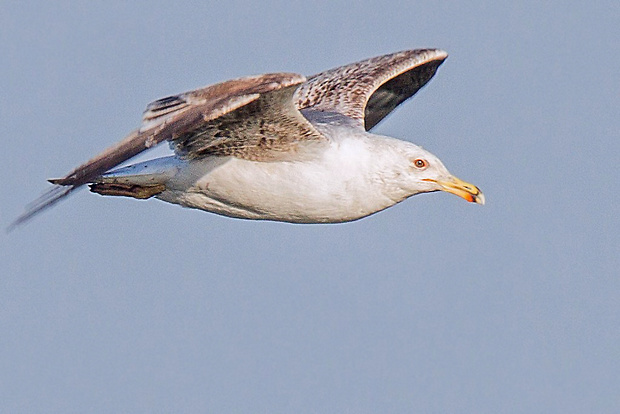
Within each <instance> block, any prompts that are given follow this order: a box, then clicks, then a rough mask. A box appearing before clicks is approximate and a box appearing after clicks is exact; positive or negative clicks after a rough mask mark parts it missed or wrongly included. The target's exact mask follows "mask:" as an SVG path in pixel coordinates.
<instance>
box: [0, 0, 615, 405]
mask: <svg viewBox="0 0 620 414" xmlns="http://www.w3.org/2000/svg"><path fill="white" fill-rule="evenodd" d="M619 21H620V3H619V2H618V1H616V0H609V1H600V2H579V1H572V2H570V1H569V2H566V1H549V2H543V3H541V2H537V1H523V2H496V1H475V2H467V3H459V2H443V1H418V2H410V3H409V4H407V3H406V2H396V1H382V2H371V1H361V2H357V3H355V5H353V3H350V2H340V1H335V2H322V1H319V2H297V1H269V2H256V3H246V2H242V1H227V2H208V1H186V2H181V3H179V2H170V1H148V2H147V1H136V2H120V1H106V2H88V3H86V2H39V4H38V5H37V6H36V7H35V6H34V5H33V4H27V3H18V2H3V4H2V5H0V39H1V40H0V56H2V58H1V59H2V65H1V66H0V90H1V93H0V108H1V109H0V136H1V137H2V138H1V139H2V143H3V151H2V152H0V174H1V176H2V178H3V179H2V180H1V182H0V193H1V194H2V202H1V203H0V224H1V225H2V226H3V227H4V226H7V225H8V224H9V223H10V222H11V221H12V220H13V219H14V218H15V217H16V216H17V215H18V214H19V213H21V211H22V209H23V206H24V205H25V204H26V203H28V202H29V201H31V200H32V199H34V198H36V197H37V196H38V195H39V194H40V193H41V192H42V191H43V190H44V189H46V188H47V184H46V182H45V179H47V178H50V177H57V176H61V175H63V174H64V173H66V172H67V171H69V170H70V169H71V168H73V167H74V166H76V165H77V164H79V163H81V162H82V161H85V160H86V159H88V158H89V157H90V156H92V155H94V154H95V153H97V152H98V151H100V150H102V149H104V148H105V147H107V146H109V145H110V144H112V143H113V142H115V141H117V140H119V139H120V138H122V137H123V136H124V135H125V134H126V133H127V132H128V131H130V130H132V129H133V128H135V127H136V126H137V125H138V123H139V120H140V116H141V112H142V110H143V108H144V107H145V105H146V103H148V102H150V101H152V100H154V99H157V98H160V97H162V96H166V95H169V94H173V93H178V92H182V91H185V90H188V89H193V88H196V87H200V86H204V85H207V84H210V83H214V82H217V81H222V80H226V79H229V78H233V77H238V76H243V75H249V74H256V73H263V72H274V71H291V72H299V73H303V74H313V73H315V72H318V71H321V70H324V69H327V68H330V67H333V66H337V65H341V64H345V63H350V62H354V61H356V60H360V59H363V58H367V57H370V56H374V55H380V54H384V53H390V52H394V51H398V50H402V49H410V48H417V47H438V48H442V49H445V50H447V51H448V53H450V57H449V58H448V60H447V61H446V62H445V63H444V65H442V67H441V68H440V69H439V71H438V73H437V75H436V76H435V78H434V79H433V80H432V81H431V82H430V84H429V85H428V86H427V87H426V88H425V89H424V90H423V91H421V92H420V93H419V94H418V95H417V96H416V97H415V98H414V99H412V100H411V101H409V102H407V103H406V104H404V105H403V106H402V107H401V108H399V109H398V110H397V111H396V112H395V113H394V114H392V116H390V117H389V118H388V119H386V120H385V121H384V122H383V123H382V124H381V125H380V126H379V127H378V128H377V131H378V132H380V133H383V134H386V135H391V136H395V137H399V138H403V139H408V140H411V141H413V142H415V143H418V144H421V145H423V146H424V147H425V148H427V149H429V150H430V151H432V152H433V153H435V154H437V155H438V156H439V157H440V158H441V159H442V160H443V161H444V163H445V164H446V166H447V167H448V168H449V169H450V170H451V171H452V172H453V173H454V174H455V175H457V176H459V177H460V178H463V179H465V180H467V181H470V182H472V183H474V184H476V185H478V186H480V187H481V188H482V190H483V191H484V192H485V194H486V197H487V205H485V206H483V207H481V206H478V205H474V204H469V203H466V202H464V201H463V200H462V199H460V198H457V197H455V196H452V195H448V194H444V193H441V194H440V193H434V194H426V195H420V196H416V197H413V198H411V199H409V200H406V201H405V202H403V203H401V204H399V205H397V206H395V207H393V208H391V209H388V210H386V211H384V212H381V213H378V214H376V215H374V216H371V217H368V218H366V219H363V220H360V221H357V222H353V223H348V224H340V225H291V224H282V223H270V222H251V221H243V220H235V219H229V218H225V217H219V216H216V215H213V214H209V213H205V212H201V211H197V210H196V211H192V210H188V209H183V208H180V207H178V206H173V205H169V204H166V203H163V202H159V201H156V200H148V201H137V200H131V199H124V198H118V199H117V198H111V197H101V196H98V195H95V194H91V193H88V192H87V191H80V192H78V193H76V194H75V195H73V197H71V198H69V199H68V200H66V201H64V202H62V203H60V204H59V205H57V206H56V207H55V208H53V209H51V210H49V211H47V212H45V213H44V214H42V215H41V216H39V217H37V218H36V219H35V220H33V221H32V222H31V223H29V224H28V225H26V226H24V227H22V228H19V229H18V230H16V231H14V232H12V233H10V234H1V235H0V256H1V260H0V275H1V276H0V411H1V412H11V413H18V412H24V413H25V412H28V413H32V412H46V413H53V412H59V413H60V412H62V413H68V412H102V413H103V412H105V413H109V412H145V413H147V412H148V413H151V412H255V413H291V412H295V413H328V412H333V413H336V412H339V413H342V412H350V413H364V412H369V413H370V412H424V413H430V412H433V413H448V412H450V413H459V412H463V413H466V412H467V413H474V412H475V413H524V412H527V413H537V412H539V413H584V412H596V413H612V412H618V410H620V382H619V381H618V373H619V372H620V351H619V349H620V348H619V345H618V344H620V302H619V298H620V271H619V270H618V269H619V268H620V254H619V253H620V236H619V234H620V226H619V219H618V217H619V215H620V214H619V213H620V211H619V208H618V206H619V205H620V197H619V195H618V194H619V193H620V185H619V180H618V178H619V169H618V154H620V137H619V132H618V131H620V113H619V111H618V108H619V106H620V105H619V103H620V77H619V76H618V68H619V67H620V50H619V44H620V24H619Z"/></svg>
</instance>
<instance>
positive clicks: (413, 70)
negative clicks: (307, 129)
mask: <svg viewBox="0 0 620 414" xmlns="http://www.w3.org/2000/svg"><path fill="white" fill-rule="evenodd" d="M446 57H447V54H446V53H445V52H444V51H442V50H438V49H418V50H408V51H403V52H398V53H393V54H389V55H384V56H378V57H375V58H371V59H367V60H363V61H361V62H357V63H353V64H350V65H345V66H341V67H338V68H334V69H330V70H328V71H325V72H321V73H319V74H317V75H314V76H312V77H310V78H309V79H308V80H307V81H306V82H305V83H304V84H303V85H302V86H301V87H300V88H299V89H298V90H297V94H296V97H297V107H298V108H299V109H306V108H308V109H314V110H319V111H324V112H337V113H340V114H342V115H345V116H348V117H349V118H352V119H354V120H358V121H359V122H360V126H363V127H364V128H365V129H366V130H367V131H368V130H370V129H371V128H373V127H374V126H375V125H376V124H377V123H379V122H380V121H381V120H382V119H383V118H384V117H385V116H387V115H388V114H389V113H390V112H391V111H392V110H394V108H396V107H397V106H398V105H400V104H401V103H402V102H404V101H405V100H407V99H409V98H410V97H412V96H413V95H414V94H415V93H416V92H417V91H418V90H420V88H422V87H423V86H424V85H425V84H426V83H427V82H428V81H429V80H430V79H431V78H432V77H433V75H434V74H435V71H436V70H437V68H438V67H439V65H441V63H442V62H443V61H444V60H445V59H446Z"/></svg>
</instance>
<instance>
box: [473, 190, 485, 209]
mask: <svg viewBox="0 0 620 414" xmlns="http://www.w3.org/2000/svg"><path fill="white" fill-rule="evenodd" d="M474 202H475V203H476V204H480V205H481V206H483V205H484V203H485V202H486V200H485V198H484V194H482V193H478V194H477V195H476V197H475V198H474Z"/></svg>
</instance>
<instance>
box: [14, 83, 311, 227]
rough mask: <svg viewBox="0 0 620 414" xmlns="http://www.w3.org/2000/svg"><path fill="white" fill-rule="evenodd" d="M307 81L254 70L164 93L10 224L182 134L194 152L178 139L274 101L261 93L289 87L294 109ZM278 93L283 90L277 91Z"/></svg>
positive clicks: (256, 112)
mask: <svg viewBox="0 0 620 414" xmlns="http://www.w3.org/2000/svg"><path fill="white" fill-rule="evenodd" d="M303 81H305V78H304V77H303V76H301V75H297V74H291V73H275V74H266V75H259V76H250V77H245V78H240V79H235V80H230V81H227V82H222V83H219V84H215V85H211V86H208V87H206V88H202V89H197V90H195V91H191V92H187V93H184V94H181V95H178V96H174V97H168V98H164V99H160V100H158V101H155V102H153V103H152V104H149V105H148V107H147V110H146V111H145V114H144V118H143V124H142V127H141V128H140V129H139V130H136V131H134V132H132V133H131V134H129V135H128V136H127V137H126V138H125V139H123V140H122V141H120V142H119V143H117V144H116V145H114V146H112V147H110V148H108V149H107V150H105V151H104V152H102V153H101V154H99V155H97V156H96V157H94V158H92V159H91V160H89V161H87V162H86V163H84V164H82V165H80V166H79V167H77V168H75V169H74V170H73V171H71V172H70V173H69V174H67V175H66V176H64V177H63V178H59V179H53V180H50V182H51V183H52V184H55V186H54V188H51V189H50V190H49V191H48V192H46V193H45V194H43V195H42V196H41V197H40V198H39V199H38V200H37V201H35V202H34V203H32V204H31V205H30V206H28V207H27V210H26V212H25V213H24V214H22V215H21V216H20V217H18V218H17V220H16V221H15V222H14V223H13V224H12V225H11V226H10V228H14V227H15V226H17V225H19V224H21V223H23V222H25V221H27V220H28V219H30V218H32V217H33V216H34V215H36V214H37V213H39V212H40V211H42V210H44V209H46V208H47V207H50V206H52V205H53V204H55V203H56V202H58V201H59V200H60V199H62V198H64V197H66V196H67V195H68V194H70V193H71V192H72V191H73V190H75V189H77V188H79V187H81V186H82V185H84V184H86V183H89V182H92V180H93V179H95V178H96V177H98V176H100V175H101V174H103V173H105V172H106V171H109V170H110V169H112V168H114V167H116V166H118V165H119V164H121V163H123V162H125V161H127V160H129V159H130V158H132V157H134V156H136V155H138V154H139V153H141V152H143V151H145V150H147V149H148V148H151V147H153V146H154V145H157V144H159V143H160V142H163V141H175V140H180V141H179V142H178V143H177V144H176V145H177V148H178V149H180V150H182V152H183V153H186V154H187V155H189V156H192V149H191V148H189V147H188V148H185V145H183V144H179V143H180V142H184V141H186V140H187V139H188V137H190V136H192V135H193V134H194V133H193V131H196V130H200V131H201V128H203V126H204V125H205V124H209V123H210V122H214V120H217V119H218V118H219V117H222V116H224V115H226V114H228V113H234V112H235V111H236V110H238V109H239V108H241V107H243V106H245V105H248V104H250V103H251V102H253V101H259V102H261V105H263V104H265V103H269V102H271V101H270V100H269V99H260V98H261V96H262V95H263V94H265V95H269V93H270V92H273V91H278V90H280V89H282V90H285V91H287V92H286V93H287V94H288V95H289V101H290V105H289V107H290V108H293V109H294V108H295V107H294V104H293V102H292V101H291V100H290V96H291V94H292V90H291V87H295V86H296V85H298V84H300V83H301V82H303ZM276 96H282V95H281V94H276ZM280 103H282V102H280ZM267 106H268V107H269V108H270V111H271V112H270V120H271V121H274V119H275V121H277V117H276V116H275V115H274V113H275V111H277V108H276V107H273V106H269V105H267ZM290 108H289V109H287V112H291V110H290ZM259 112H260V107H254V110H253V111H251V114H253V115H259ZM295 112H297V111H295ZM242 114H246V112H245V111H244V112H240V113H239V115H240V116H241V115H242ZM235 116H236V115H235ZM235 116H232V118H235ZM293 118H295V119H296V120H299V121H300V122H304V120H303V117H301V115H300V114H299V113H297V114H294V113H293V114H291V115H290V116H289V117H288V118H287V120H289V121H290V120H292V119H293ZM300 118H301V119H300ZM224 119H231V117H225V118H224ZM287 122H288V121H287ZM229 123H230V121H229ZM216 124H217V125H221V124H222V122H216ZM307 124H308V125H305V126H304V127H303V128H302V129H303V130H307V131H309V132H310V133H316V132H315V131H314V128H312V126H311V125H310V124H309V123H307ZM316 134H318V133H316ZM194 135H195V134H194ZM208 138H209V135H208V134H207V133H202V135H201V139H202V141H204V142H207V141H208ZM194 141H196V142H198V141H199V140H198V138H196V139H195V140H194ZM208 146H209V145H208V144H204V145H202V147H201V148H200V151H201V155H206V154H208V153H209V151H208V150H207V148H206V147H208ZM221 148H222V146H221V145H220V146H218V145H215V146H214V149H217V151H220V152H221Z"/></svg>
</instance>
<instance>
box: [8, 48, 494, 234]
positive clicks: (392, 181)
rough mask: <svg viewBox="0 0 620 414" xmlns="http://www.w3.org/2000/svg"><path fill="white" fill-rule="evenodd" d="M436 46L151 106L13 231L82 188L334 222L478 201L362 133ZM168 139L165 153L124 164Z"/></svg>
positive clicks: (417, 160) (398, 145)
mask: <svg viewBox="0 0 620 414" xmlns="http://www.w3.org/2000/svg"><path fill="white" fill-rule="evenodd" d="M446 57H447V54H446V52H444V51H442V50H439V49H416V50H407V51H402V52H398V53H392V54H388V55H383V56H378V57H374V58H370V59H366V60H362V61H360V62H356V63H352V64H349V65H345V66H341V67H337V68H334V69H331V70H327V71H325V72H321V73H319V74H316V75H314V76H311V77H309V78H305V77H304V76H302V75H299V74H294V73H271V74H263V75H257V76H248V77H243V78H239V79H234V80H229V81H226V82H222V83H218V84H214V85H211V86H207V87H205V88H201V89H196V90H193V91H189V92H185V93H182V94H180V95H176V96H169V97H166V98H163V99H159V100H157V101H155V102H153V103H151V104H149V105H148V106H147V108H146V110H145V112H144V115H143V119H142V124H141V126H140V127H139V129H137V130H135V131H133V132H131V133H130V134H129V135H128V136H127V137H126V138H125V139H123V140H122V141H120V142H119V143H117V144H116V145H114V146H112V147H110V148H108V149H107V150H105V151H104V152H102V153H101V154H99V155H97V156H95V157H94V158H92V159H91V160H90V161H88V162H86V163H84V164H82V165H80V166H79V167H77V168H75V169H74V170H73V171H71V172H70V173H69V174H67V175H66V176H64V177H63V178H58V179H51V180H49V181H50V182H51V183H52V184H54V187H53V188H51V189H50V190H48V192H47V193H45V194H44V195H43V196H42V197H41V198H39V199H38V200H36V201H35V202H33V203H32V204H31V205H30V206H29V207H28V208H27V210H26V211H25V213H24V214H22V215H21V216H20V217H19V218H18V219H17V220H16V221H15V222H14V223H13V225H12V226H15V225H18V224H21V223H23V222H25V221H27V220H29V219H30V218H32V217H33V216H34V215H36V214H37V213H39V212H40V211H42V210H43V209H45V208H47V207H49V206H51V205H53V204H55V203H56V202H57V201H59V200H61V199H62V198H64V197H66V196H67V195H68V194H70V193H71V192H73V191H74V190H75V189H77V188H80V187H82V186H83V185H86V184H88V185H89V187H90V191H92V192H94V193H98V194H101V195H106V196H126V197H133V198H136V199H148V198H151V197H155V198H157V199H160V200H163V201H166V202H169V203H174V204H179V205H181V206H184V207H189V208H196V209H201V210H205V211H209V212H212V213H216V214H221V215H224V216H228V217H235V218H243V219H254V220H273V221H284V222H291V223H341V222H348V221H353V220H357V219H360V218H363V217H366V216H369V215H371V214H373V213H376V212H378V211H381V210H384V209H386V208H388V207H390V206H393V205H394V204H396V203H399V202H401V201H403V200H405V199H407V198H409V197H410V196H413V195H416V194H420V193H429V192H434V191H440V190H441V191H446V192H449V193H453V194H456V195H458V196H460V197H462V198H464V199H465V200H467V201H470V202H475V203H478V204H484V195H483V194H482V192H481V191H480V190H479V189H478V188H477V187H476V186H474V185H472V184H469V183H467V182H465V181H462V180H460V179H458V178H456V177H455V176H453V175H452V174H450V172H448V170H447V168H446V167H445V166H444V165H443V163H442V162H441V161H440V160H439V158H437V157H436V156H435V155H433V154H431V153H430V152H428V151H426V150H425V149H423V148H421V147H420V146H418V145H415V144H413V143H411V142H408V141H403V140H398V139H395V138H391V137H387V136H382V135H377V134H373V133H371V132H369V131H370V130H372V129H373V128H374V127H375V126H376V125H377V124H378V123H379V122H380V121H381V120H382V119H383V118H385V117H386V116H387V115H388V114H389V113H390V112H392V111H393V110H394V109H395V108H396V107H397V106H398V105H400V104H401V103H402V102H404V101H405V100H407V99H409V98H410V97H412V96H413V95H415V94H416V92H418V91H419V90H420V89H421V88H422V87H423V86H424V85H425V84H426V83H427V82H428V81H429V80H430V79H431V78H432V77H433V76H434V75H435V72H436V71H437V68H438V67H439V66H440V65H441V64H442V63H443V61H444V60H445V59H446ZM164 141H167V142H168V143H169V145H170V146H171V148H172V149H173V150H174V155H172V156H167V157H163V158H157V159H153V160H149V161H146V162H141V163H138V164H134V165H129V166H126V167H120V168H118V167H119V165H121V164H122V163H124V162H126V161H127V160H129V159H130V158H132V157H134V156H136V155H137V154H140V153H141V152H143V151H145V150H147V149H149V148H152V147H154V146H156V145H157V144H160V143H162V142H164Z"/></svg>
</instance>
